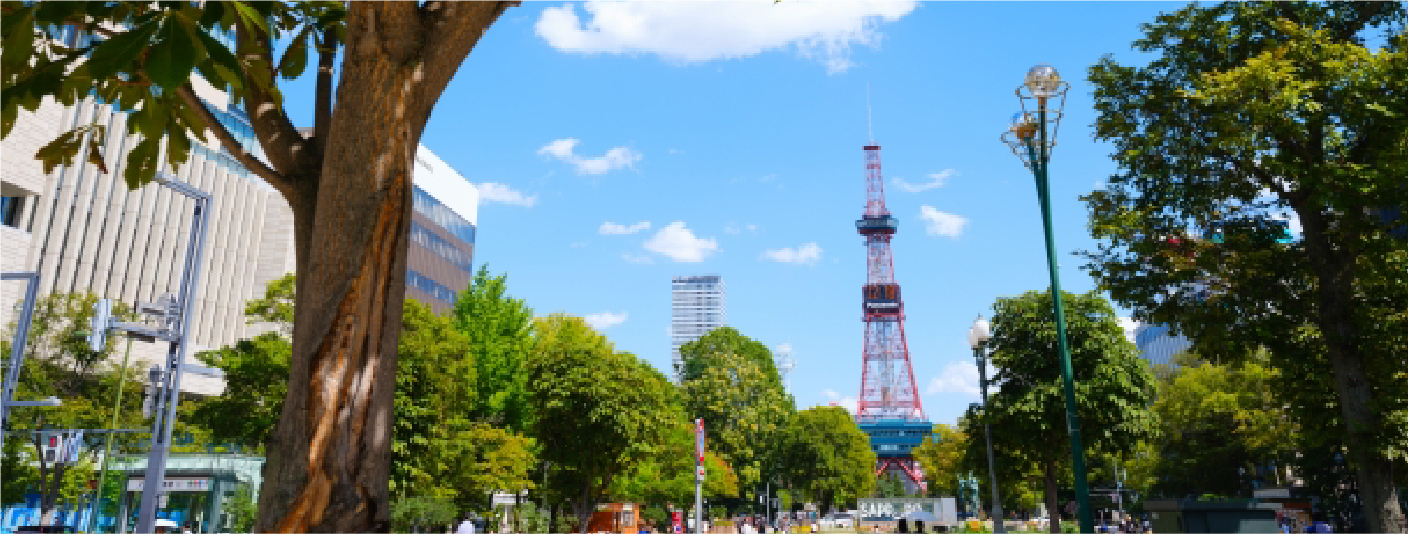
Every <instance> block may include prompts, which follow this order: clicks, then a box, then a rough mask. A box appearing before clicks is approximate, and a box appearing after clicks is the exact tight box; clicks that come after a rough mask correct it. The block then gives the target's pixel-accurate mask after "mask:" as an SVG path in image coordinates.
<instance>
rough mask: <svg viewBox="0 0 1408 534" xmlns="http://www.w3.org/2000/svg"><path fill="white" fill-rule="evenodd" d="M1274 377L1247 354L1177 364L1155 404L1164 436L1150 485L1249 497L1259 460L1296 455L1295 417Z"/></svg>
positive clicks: (1281, 460) (1174, 492) (1170, 492)
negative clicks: (1232, 360)
mask: <svg viewBox="0 0 1408 534" xmlns="http://www.w3.org/2000/svg"><path fill="white" fill-rule="evenodd" d="M1279 384H1280V379H1279V376H1278V373H1277V372H1276V371H1275V370H1274V369H1270V368H1268V367H1266V366H1264V365H1261V364H1258V363H1256V362H1250V361H1249V362H1242V363H1238V364H1232V365H1217V364H1212V363H1208V362H1203V363H1201V364H1199V365H1196V366H1191V367H1184V368H1182V369H1181V370H1180V372H1179V373H1178V375H1177V376H1175V377H1174V378H1173V379H1172V380H1171V381H1169V382H1168V383H1166V384H1164V385H1163V386H1162V387H1160V388H1159V398H1158V400H1157V401H1156V402H1155V403H1154V411H1155V412H1157V413H1158V416H1159V422H1160V426H1161V427H1162V432H1161V433H1162V435H1163V436H1164V438H1163V439H1162V440H1160V442H1159V452H1158V467H1157V469H1156V476H1157V477H1158V482H1157V483H1156V484H1155V485H1154V487H1153V488H1152V491H1153V492H1154V493H1155V494H1159V495H1166V496H1170V497H1185V496H1188V495H1201V494H1205V493H1213V494H1218V495H1238V496H1246V497H1250V496H1251V489H1252V485H1251V483H1252V481H1253V479H1254V478H1255V477H1256V476H1257V475H1256V468H1257V467H1261V466H1267V465H1272V464H1275V465H1285V464H1286V463H1287V462H1288V461H1292V460H1293V458H1294V452H1295V451H1294V450H1293V448H1294V445H1295V441H1294V435H1293V432H1294V428H1293V421H1292V420H1291V419H1290V417H1289V416H1288V414H1287V413H1286V410H1285V408H1284V406H1285V405H1284V403H1283V401H1282V400H1281V398H1280V396H1279V395H1277V394H1276V393H1275V390H1276V389H1277V388H1278V387H1279ZM1239 468H1240V469H1241V471H1243V472H1250V475H1247V474H1240V473H1239ZM1268 485H1275V481H1274V480H1272V481H1270V483H1269V484H1268Z"/></svg>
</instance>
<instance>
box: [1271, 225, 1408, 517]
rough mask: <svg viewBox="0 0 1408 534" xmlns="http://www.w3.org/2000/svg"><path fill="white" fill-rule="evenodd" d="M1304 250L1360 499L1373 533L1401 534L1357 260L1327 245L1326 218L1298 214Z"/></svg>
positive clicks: (1400, 512)
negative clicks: (1381, 442)
mask: <svg viewBox="0 0 1408 534" xmlns="http://www.w3.org/2000/svg"><path fill="white" fill-rule="evenodd" d="M1296 207H1297V211H1298V212H1299V213H1300V214H1301V220H1302V221H1303V222H1302V224H1303V225H1304V231H1305V244H1306V250H1307V252H1308V254H1309V256H1310V259H1311V261H1312V262H1313V264H1314V269H1315V275H1316V278H1317V281H1318V282H1319V287H1318V288H1317V293H1316V300H1317V301H1318V302H1317V304H1318V305H1319V314H1318V321H1317V323H1318V325H1317V326H1319V327H1320V331H1321V335H1322V336H1323V338H1324V340H1325V347H1326V351H1327V352H1328V354H1329V358H1330V364H1331V366H1332V367H1333V368H1334V372H1335V389H1336V391H1337V392H1338V394H1339V400H1340V402H1339V405H1340V415H1341V416H1342V417H1343V418H1344V425H1345V430H1346V433H1345V441H1346V445H1347V447H1348V448H1349V451H1348V452H1349V459H1350V461H1351V463H1352V464H1353V466H1354V469H1355V477H1356V479H1357V481H1358V486H1359V500H1360V501H1361V502H1362V503H1363V506H1364V516H1365V519H1366V520H1367V523H1368V528H1369V532H1403V531H1404V517H1403V511H1402V509H1401V508H1400V507H1399V504H1398V492H1397V490H1396V489H1395V487H1394V485H1393V475H1392V473H1393V471H1392V470H1393V462H1392V461H1390V460H1389V459H1388V458H1387V457H1385V456H1384V455H1383V454H1381V453H1379V452H1378V450H1377V448H1376V443H1375V439H1374V436H1375V435H1376V434H1377V433H1378V430H1379V428H1380V426H1381V425H1383V418H1382V417H1381V416H1380V414H1378V413H1377V412H1375V411H1374V410H1373V408H1372V400H1373V386H1372V384H1370V381H1369V374H1368V370H1367V366H1366V364H1365V354H1364V349H1363V348H1362V347H1361V346H1360V345H1361V339H1360V338H1361V336H1362V334H1361V331H1360V329H1359V326H1358V324H1357V323H1356V321H1357V320H1358V319H1357V318H1356V316H1355V310H1354V263H1355V255H1354V254H1352V253H1347V252H1346V251H1341V250H1334V249H1333V247H1331V246H1330V245H1329V238H1328V237H1327V233H1328V231H1329V221H1328V217H1327V216H1325V215H1324V214H1321V213H1319V212H1316V211H1314V210H1306V209H1300V208H1301V207H1303V206H1296Z"/></svg>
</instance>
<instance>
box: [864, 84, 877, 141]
mask: <svg viewBox="0 0 1408 534" xmlns="http://www.w3.org/2000/svg"><path fill="white" fill-rule="evenodd" d="M865 135H866V139H868V140H870V144H872V145H873V144H875V128H873V127H872V126H871V125H870V82H865Z"/></svg>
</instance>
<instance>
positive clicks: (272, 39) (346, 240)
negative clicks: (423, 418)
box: [0, 1, 510, 532]
mask: <svg viewBox="0 0 1408 534" xmlns="http://www.w3.org/2000/svg"><path fill="white" fill-rule="evenodd" d="M509 5H510V3H509V2H438V1H437V2H393V3H372V2H368V3H351V4H344V3H341V2H297V3H284V2H277V3H275V2H268V3H266V2H205V3H199V4H193V3H180V2H171V3H157V4H153V3H150V2H138V1H131V2H98V3H87V2H82V3H77V2H35V3H23V2H18V1H6V2H4V3H3V4H0V6H2V7H3V13H4V36H5V37H4V39H5V43H4V53H3V54H0V60H2V61H3V63H0V71H3V72H4V75H3V77H0V80H3V88H4V91H3V97H0V136H8V135H9V134H10V133H11V131H12V130H13V127H14V125H15V122H16V121H17V120H18V118H19V115H20V112H21V109H22V108H23V109H25V110H30V111H33V110H35V109H37V108H38V106H39V104H40V103H41V102H42V101H43V100H44V99H45V98H53V99H56V100H57V101H59V102H60V103H62V104H64V105H72V104H73V103H74V102H75V100H77V99H78V98H82V97H83V96H84V95H87V94H89V92H90V91H95V92H96V93H97V95H98V96H101V97H102V98H104V99H106V100H107V101H108V102H121V105H122V106H124V107H126V108H129V109H134V110H136V111H135V112H133V114H132V118H131V120H128V121H127V123H126V124H127V132H126V133H128V134H133V135H139V137H138V139H139V141H138V142H137V143H136V144H135V145H134V147H133V149H132V150H131V151H130V152H129V153H128V156H127V164H126V171H125V172H124V178H125V179H126V180H127V183H128V185H129V187H137V186H140V185H142V184H144V183H146V182H149V181H151V180H152V179H153V177H154V175H155V174H156V172H157V171H158V170H159V169H163V168H166V166H167V165H170V166H172V167H179V166H180V165H182V164H184V163H186V162H187V161H188V160H189V158H190V154H191V148H192V142H191V140H192V138H193V137H199V138H203V139H205V138H207V137H206V134H207V132H209V133H211V134H213V136H214V139H216V140H218V141H219V143H220V144H221V145H223V146H224V148H225V149H226V150H227V151H228V152H229V153H230V155H231V156H232V157H234V158H235V159H236V160H237V161H239V162H240V163H241V164H242V165H243V166H244V167H245V168H247V169H249V171H250V172H252V173H253V174H255V175H257V176H259V177H260V178H261V179H262V180H263V181H265V182H266V183H268V184H269V185H271V186H273V187H274V188H275V189H277V190H278V191H279V192H280V193H281V194H282V195H283V197H284V198H285V200H287V201H288V203H289V205H290V206H291V207H292V209H293V214H294V245H295V249H296V256H297V262H298V267H297V273H298V274H300V277H299V279H298V284H299V285H300V287H299V288H298V289H299V290H298V292H297V294H298V296H297V298H298V302H299V303H300V305H299V306H298V307H297V314H298V315H297V320H296V321H295V323H294V332H293V334H294V341H293V353H292V360H291V366H290V369H291V374H290V377H289V384H290V385H291V387H289V388H288V392H289V398H288V399H287V400H286V402H285V404H284V408H285V413H284V415H283V417H282V419H281V421H280V424H279V426H278V428H277V429H276V431H275V433H276V436H277V439H276V440H274V441H273V442H271V444H272V445H273V447H272V449H271V450H270V451H269V452H270V454H269V465H271V466H272V468H271V469H270V470H269V473H270V475H271V476H270V477H269V478H268V479H266V480H265V482H264V484H265V485H264V489H263V493H264V494H266V495H267V496H268V497H269V498H263V499H260V502H259V505H260V509H261V514H260V520H259V523H258V524H257V525H256V528H257V530H261V531H263V530H274V529H275V528H276V527H277V528H278V529H281V530H291V531H298V532H307V531H312V530H320V529H330V530H339V531H349V532H350V531H359V532H360V531H370V530H385V529H387V528H389V521H390V515H389V513H390V505H389V500H388V496H389V487H388V479H389V471H390V470H389V466H387V465H386V462H388V461H389V458H390V455H389V453H390V447H391V444H390V441H389V440H387V439H384V437H385V436H387V435H389V434H390V432H391V429H390V425H391V421H392V417H391V412H392V410H393V402H394V401H393V396H392V395H391V394H390V391H391V390H393V389H394V384H395V377H394V375H395V371H396V351H397V335H398V332H399V330H400V325H401V324H400V320H401V303H402V300H403V298H404V294H405V284H404V283H403V281H404V278H405V269H406V267H405V262H406V244H407V239H408V233H407V232H406V227H407V225H408V224H409V223H410V220H409V219H410V213H411V172H412V171H411V169H412V165H413V163H414V161H413V158H414V155H415V153H416V147H417V145H418V144H419V142H420V137H421V132H422V131H423V130H424V128H425V125H426V122H427V121H428V120H429V119H430V114H431V111H432V110H433V109H434V107H435V103H436V101H437V100H438V99H439V98H440V95H441V94H442V93H443V92H444V90H445V87H446V86H447V85H448V84H449V82H450V79H451V78H452V77H453V76H454V75H455V72H456V71H457V70H458V68H459V66H460V63H461V62H463V61H464V59H465V58H466V57H467V56H468V54H469V52H470V50H471V49H473V48H474V46H475V44H476V43H477V42H478V41H479V38H480V37H481V36H482V35H483V34H484V32H485V31H486V30H487V29H488V27H489V26H490V25H491V24H492V23H493V22H494V21H495V20H497V19H498V17H499V16H500V15H501V14H502V13H503V12H504V10H506V9H507V8H508V6H509ZM64 27H67V28H71V29H75V30H77V31H78V32H79V33H80V34H82V35H83V36H85V37H86V36H90V35H91V36H96V37H99V38H100V39H95V40H92V41H91V44H86V45H85V46H83V47H78V48H73V47H66V46H63V45H62V44H60V42H59V41H58V40H57V39H56V37H57V35H56V32H57V30H58V29H59V28H64ZM231 31H233V33H234V36H235V42H236V43H237V47H236V49H235V50H230V49H229V48H227V47H226V45H225V44H223V42H222V41H221V40H220V39H217V38H216V37H215V36H214V35H212V34H219V33H226V32H231ZM79 42H80V43H89V42H90V41H88V40H86V39H83V40H80V41H79ZM276 43H278V44H279V46H282V47H283V52H282V53H280V54H276V46H275V45H276ZM312 52H316V58H317V61H316V64H317V69H316V72H315V73H314V77H315V78H316V80H315V84H314V86H313V87H314V88H313V94H312V95H311V96H312V101H313V109H314V113H313V128H312V134H311V135H308V136H305V135H303V134H302V133H300V132H299V130H298V128H297V127H296V126H295V124H294V122H293V119H292V118H291V117H290V116H289V115H288V113H287V112H286V110H285V108H284V105H283V92H282V91H281V90H280V88H279V86H278V82H277V81H276V80H275V77H276V75H277V76H280V77H282V78H284V79H294V78H297V77H299V76H300V75H301V74H303V72H304V70H305V69H306V67H307V66H308V64H309V60H308V56H309V54H310V53H312ZM339 55H340V56H341V57H342V62H341V64H340V65H337V64H336V63H337V58H338V57H339ZM198 84H208V85H210V86H214V87H217V88H229V91H230V94H231V96H232V97H233V98H234V100H235V101H236V102H237V104H236V105H239V106H242V107H243V109H244V111H245V113H246V114H247V115H248V116H249V117H250V119H251V121H250V122H251V125H252V127H253V130H254V134H255V137H256V138H257V139H258V141H259V144H260V146H261V147H262V149H263V150H262V155H263V157H262V158H261V157H256V155H255V153H256V151H255V150H252V149H251V148H250V147H243V146H241V145H240V144H239V142H238V140H237V139H236V138H235V136H234V135H232V134H231V132H230V131H229V130H227V129H226V128H225V127H223V126H222V125H221V124H220V123H219V121H218V120H217V119H216V116H215V114H214V113H213V112H212V111H211V110H210V109H208V108H207V107H206V105H205V104H204V103H203V102H201V101H200V98H199V97H197V96H196V92H195V89H194V86H195V85H198ZM334 84H336V95H337V98H336V99H334V98H333V95H334ZM109 138H113V139H122V138H124V136H122V135H120V134H117V133H116V132H114V135H111V136H109V135H107V132H105V131H104V128H103V126H102V125H99V124H84V125H79V126H77V127H76V128H74V129H72V130H69V131H65V132H62V133H60V135H59V137H58V138H57V139H55V140H54V142H52V143H50V144H49V145H47V146H45V147H43V148H42V149H40V151H39V152H38V154H36V156H37V157H38V158H39V159H41V160H42V161H43V162H44V164H45V166H46V170H52V169H53V167H55V166H56V165H58V164H59V163H71V162H72V161H73V160H74V158H75V156H76V155H77V154H78V153H79V152H80V150H83V149H87V153H88V154H90V156H89V157H90V161H93V162H94V163H96V164H97V166H98V167H99V169H100V170H106V164H105V163H104V161H103V157H102V156H101V154H104V153H106V152H107V150H105V145H106V141H107V140H108V139H109ZM163 154H164V155H165V160H164V161H163V160H162V155H163ZM354 383H355V384H359V385H360V387H351V385H352V384H354ZM329 451H338V452H337V453H336V454H328V452H329Z"/></svg>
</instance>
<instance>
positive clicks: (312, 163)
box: [235, 22, 322, 176]
mask: <svg viewBox="0 0 1408 534" xmlns="http://www.w3.org/2000/svg"><path fill="white" fill-rule="evenodd" d="M235 32H236V48H237V52H236V55H237V57H239V58H240V61H241V63H243V67H244V69H245V74H244V77H245V81H244V109H245V113H246V114H247V115H248V116H249V122H250V126H252V127H253V128H254V134H255V135H256V136H258V137H259V144H260V145H261V146H263V147H264V156H265V157H267V158H269V163H270V164H271V165H272V166H273V167H274V168H275V169H277V170H279V171H280V172H283V173H285V174H287V175H288V176H296V175H298V174H299V172H298V170H300V169H307V168H310V167H320V166H321V165H322V161H321V160H320V159H317V158H314V157H313V154H311V153H310V152H311V151H309V150H308V145H307V142H306V140H305V139H304V138H303V135H302V134H300V133H298V128H295V127H294V126H293V121H291V120H289V118H288V114H287V113H285V112H284V106H283V103H282V102H281V101H280V99H279V97H278V96H277V93H276V92H265V91H264V90H263V89H260V88H259V84H258V83H256V82H255V81H254V80H255V79H256V77H262V78H264V79H267V80H269V83H270V84H274V83H275V81H274V78H275V73H274V70H273V68H274V59H273V51H272V48H271V47H270V40H269V36H268V34H266V33H264V32H263V31H261V30H260V29H259V28H258V27H253V26H250V25H249V24H246V23H244V22H240V23H238V24H236V25H235ZM250 60H253V61H250ZM256 68H257V69H263V72H258V73H255V72H251V71H252V70H253V69H256ZM275 91H277V90H275Z"/></svg>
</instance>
